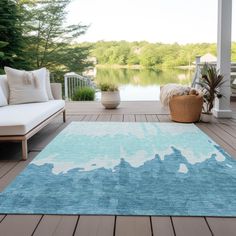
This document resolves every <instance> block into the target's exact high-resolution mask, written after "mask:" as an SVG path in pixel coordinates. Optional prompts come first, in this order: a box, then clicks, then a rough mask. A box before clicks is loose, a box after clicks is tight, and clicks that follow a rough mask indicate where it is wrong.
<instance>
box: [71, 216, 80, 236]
mask: <svg viewBox="0 0 236 236" xmlns="http://www.w3.org/2000/svg"><path fill="white" fill-rule="evenodd" d="M79 220H80V215H78V216H77V220H76V223H75V228H74V230H73V233H72V236H75V233H76V230H77V227H78V225H79Z"/></svg>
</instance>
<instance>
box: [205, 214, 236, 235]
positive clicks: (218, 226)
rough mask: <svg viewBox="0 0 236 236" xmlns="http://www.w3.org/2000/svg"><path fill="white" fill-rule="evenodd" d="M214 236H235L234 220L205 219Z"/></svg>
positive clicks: (235, 225) (235, 224) (235, 221)
mask: <svg viewBox="0 0 236 236" xmlns="http://www.w3.org/2000/svg"><path fill="white" fill-rule="evenodd" d="M206 220H207V222H208V224H209V226H210V228H211V231H212V233H213V235H214V236H235V235H236V218H216V217H207V218H206Z"/></svg>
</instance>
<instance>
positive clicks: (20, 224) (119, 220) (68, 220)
mask: <svg viewBox="0 0 236 236" xmlns="http://www.w3.org/2000/svg"><path fill="white" fill-rule="evenodd" d="M143 105H144V104H143V103H139V104H138V103H136V105H135V107H130V108H129V104H126V105H125V106H126V107H125V108H121V109H119V110H115V111H110V112H109V111H106V110H103V109H101V108H99V106H98V105H97V104H96V105H94V104H91V106H95V107H96V109H95V112H92V107H90V108H88V107H85V106H84V104H82V106H81V105H80V104H76V103H73V104H67V110H68V116H67V122H66V123H62V117H58V118H56V119H55V120H54V121H53V122H52V123H51V124H49V125H48V126H47V127H45V128H44V129H43V130H42V131H41V132H39V133H38V134H36V135H35V136H34V137H33V138H31V140H30V143H29V159H28V160H27V161H25V162H23V161H19V157H20V145H19V144H17V143H0V191H2V190H3V189H4V187H6V186H7V185H8V184H9V183H10V182H11V181H12V180H13V179H14V178H15V177H16V176H17V175H18V174H19V173H20V172H21V171H22V170H23V169H24V168H25V167H26V166H27V164H28V163H30V161H31V160H32V159H33V158H34V157H35V156H36V155H37V154H38V153H39V152H40V151H41V150H42V149H43V148H44V147H45V145H47V144H48V143H49V142H50V141H51V140H52V139H53V138H54V137H55V136H56V135H57V134H58V133H59V132H60V131H61V130H62V129H63V128H64V127H66V126H67V125H68V124H69V123H70V122H71V121H88V122H89V121H107V122H110V121H117V122H124V121H125V122H170V119H169V116H168V115H167V114H168V111H163V110H161V109H160V108H159V107H158V106H156V104H154V106H153V104H152V103H150V104H149V107H145V106H143ZM145 105H148V103H145ZM233 107H236V106H235V105H233ZM83 109H84V110H83ZM145 111H146V114H145ZM151 111H153V112H151ZM197 126H198V127H199V128H200V129H201V130H203V131H204V132H205V133H207V134H208V135H209V136H210V137H211V138H212V139H213V140H215V141H216V142H217V143H218V144H219V145H221V146H222V147H223V148H224V149H225V150H226V151H227V152H228V153H230V154H231V155H232V156H233V157H235V158H236V119H230V120H214V122H213V123H211V124H203V123H199V124H197ZM30 235H42V236H52V235H60V236H72V235H77V236H95V235H96V236H113V235H115V236H151V235H154V236H176V235H177V236H208V235H216V236H235V235H236V218H214V217H172V216H170V217H130V216H127V217H124V216H83V215H81V216H80V215H78V216H65V215H0V236H30Z"/></svg>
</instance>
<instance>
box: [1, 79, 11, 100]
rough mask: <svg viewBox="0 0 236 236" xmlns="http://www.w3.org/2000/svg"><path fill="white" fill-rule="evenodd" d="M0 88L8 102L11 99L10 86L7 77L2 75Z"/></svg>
mask: <svg viewBox="0 0 236 236" xmlns="http://www.w3.org/2000/svg"><path fill="white" fill-rule="evenodd" d="M0 87H1V89H2V91H3V93H4V95H5V97H6V99H7V101H8V99H9V92H10V91H9V86H8V82H7V76H6V75H0Z"/></svg>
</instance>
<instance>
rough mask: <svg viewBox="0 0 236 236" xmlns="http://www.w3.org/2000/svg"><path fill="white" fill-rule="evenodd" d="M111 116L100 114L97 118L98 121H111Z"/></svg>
mask: <svg viewBox="0 0 236 236" xmlns="http://www.w3.org/2000/svg"><path fill="white" fill-rule="evenodd" d="M110 120H111V114H100V115H99V116H98V118H97V121H110Z"/></svg>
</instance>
